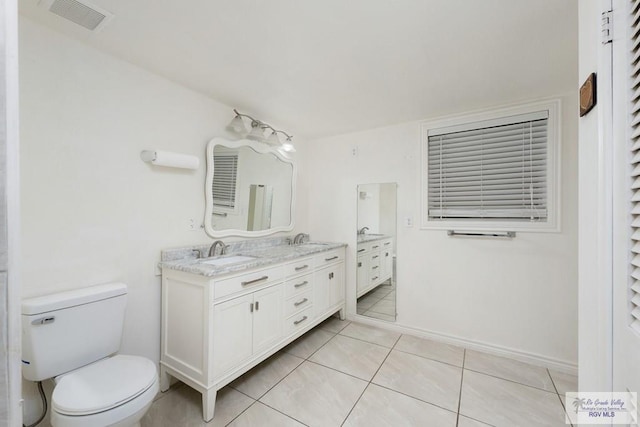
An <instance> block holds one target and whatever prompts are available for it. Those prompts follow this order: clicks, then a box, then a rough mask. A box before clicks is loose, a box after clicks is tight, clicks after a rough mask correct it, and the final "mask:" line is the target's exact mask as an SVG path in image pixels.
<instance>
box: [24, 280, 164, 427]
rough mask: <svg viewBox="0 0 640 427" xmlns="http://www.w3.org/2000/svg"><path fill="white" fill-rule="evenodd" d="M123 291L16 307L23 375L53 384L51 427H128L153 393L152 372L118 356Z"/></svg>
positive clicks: (147, 364) (102, 289)
mask: <svg viewBox="0 0 640 427" xmlns="http://www.w3.org/2000/svg"><path fill="white" fill-rule="evenodd" d="M126 296H127V287H126V285H124V284H122V283H110V284H106V285H99V286H92V287H89V288H83V289H78V290H75V291H69V292H62V293H58V294H53V295H46V296H42V297H36V298H30V299H25V300H23V301H22V333H23V346H22V363H23V365H22V374H23V376H24V378H25V379H27V380H29V381H42V380H45V379H49V378H53V379H54V382H55V388H54V390H53V394H52V396H51V420H50V421H51V425H52V426H53V427H107V426H109V427H116V426H117V427H135V426H139V425H140V420H141V419H142V417H143V416H144V414H145V413H146V411H147V410H148V409H149V407H150V406H151V404H152V402H153V398H154V397H155V396H156V394H157V393H158V388H159V384H158V383H159V382H158V372H157V370H156V365H155V364H154V363H153V362H152V361H151V360H149V359H146V358H144V357H140V356H129V355H124V354H117V353H118V350H119V349H120V341H121V338H122V329H123V325H124V318H125V308H126Z"/></svg>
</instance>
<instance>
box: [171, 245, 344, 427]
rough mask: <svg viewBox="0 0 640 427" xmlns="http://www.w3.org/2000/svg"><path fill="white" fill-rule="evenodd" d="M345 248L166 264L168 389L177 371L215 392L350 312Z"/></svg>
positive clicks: (208, 408) (206, 411)
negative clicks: (208, 265) (238, 262)
mask: <svg viewBox="0 0 640 427" xmlns="http://www.w3.org/2000/svg"><path fill="white" fill-rule="evenodd" d="M344 259H345V248H344V247H339V248H338V249H332V250H330V251H325V252H320V253H316V254H313V255H312V256H306V257H302V258H299V259H296V260H293V261H288V262H282V263H279V264H272V265H269V266H265V267H262V268H256V269H252V270H249V271H243V272H241V273H233V274H226V275H224V276H220V277H217V276H214V277H208V276H204V275H202V274H195V273H188V272H185V271H179V270H177V269H172V268H164V267H163V268H162V326H161V329H162V333H161V355H160V374H161V384H160V387H161V390H163V391H166V390H167V389H168V388H169V380H170V377H171V376H172V377H175V378H177V379H179V380H181V381H183V382H184V383H186V384H187V385H189V386H191V387H192V388H194V389H196V390H198V391H199V392H200V393H202V403H203V418H204V420H205V421H210V420H211V419H212V418H213V413H214V408H215V398H216V392H217V390H219V389H220V388H222V387H224V386H225V385H226V384H228V383H229V382H231V381H233V380H234V379H236V378H237V377H239V376H240V375H242V374H243V373H245V372H246V371H248V370H249V369H251V368H252V367H254V366H255V365H257V364H258V363H260V362H261V361H262V360H264V359H266V358H267V357H269V356H271V355H272V354H274V353H275V352H277V351H278V350H280V349H281V348H282V347H284V346H285V345H287V344H289V343H290V342H291V341H293V340H295V339H296V338H298V337H299V336H300V335H302V334H304V333H305V332H307V331H308V330H309V329H311V328H312V327H314V326H316V325H317V324H319V323H320V322H322V321H323V320H325V319H326V318H328V317H329V316H331V315H332V314H334V313H336V312H337V311H340V316H341V318H344V308H345V285H344Z"/></svg>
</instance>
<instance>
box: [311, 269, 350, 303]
mask: <svg viewBox="0 0 640 427" xmlns="http://www.w3.org/2000/svg"><path fill="white" fill-rule="evenodd" d="M343 274H344V264H343V263H339V264H335V265H333V266H331V267H326V268H323V269H321V270H318V271H316V273H315V275H314V278H313V306H314V307H315V315H316V316H320V315H323V314H324V313H325V312H326V311H327V310H329V308H330V307H332V306H333V305H335V304H337V302H338V298H341V299H344V296H343V295H341V292H340V288H342V289H344V285H343V283H344V280H343Z"/></svg>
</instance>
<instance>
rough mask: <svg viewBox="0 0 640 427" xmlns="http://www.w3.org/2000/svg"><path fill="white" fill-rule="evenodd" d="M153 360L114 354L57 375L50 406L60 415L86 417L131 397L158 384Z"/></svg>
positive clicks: (122, 403) (123, 402) (127, 400)
mask: <svg viewBox="0 0 640 427" xmlns="http://www.w3.org/2000/svg"><path fill="white" fill-rule="evenodd" d="M157 378H158V376H157V372H156V367H155V365H154V363H153V362H151V361H150V360H149V359H146V358H144V357H139V356H127V355H116V356H113V357H109V358H107V359H102V360H100V361H98V362H96V363H93V364H91V365H87V366H85V367H82V368H80V369H77V370H75V371H72V372H69V373H67V374H64V375H62V376H60V377H58V378H56V382H57V386H56V387H55V389H54V391H53V396H52V409H53V410H54V411H55V412H57V413H58V414H61V415H68V416H87V415H92V414H97V413H100V412H104V411H109V410H112V409H114V408H117V407H118V406H122V405H125V404H126V403H127V402H129V401H131V400H134V399H135V398H137V397H138V396H140V395H141V394H143V393H145V391H147V390H149V388H150V387H152V386H153V385H154V384H157Z"/></svg>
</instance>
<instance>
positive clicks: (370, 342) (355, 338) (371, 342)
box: [338, 331, 402, 349]
mask: <svg viewBox="0 0 640 427" xmlns="http://www.w3.org/2000/svg"><path fill="white" fill-rule="evenodd" d="M385 332H386V331H385ZM338 335H342V336H343V337H349V338H353V339H354V340H359V341H363V342H367V343H369V344H375V345H379V346H380V347H385V348H391V349H393V346H392V347H387V346H386V345H382V344H380V343H377V342H373V341H367V340H365V339H362V338H358V337H352V336H351V335H345V334H338ZM400 336H402V334H400ZM398 339H400V337H398ZM396 342H397V340H396ZM393 345H394V346H395V343H394V344H393Z"/></svg>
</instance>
